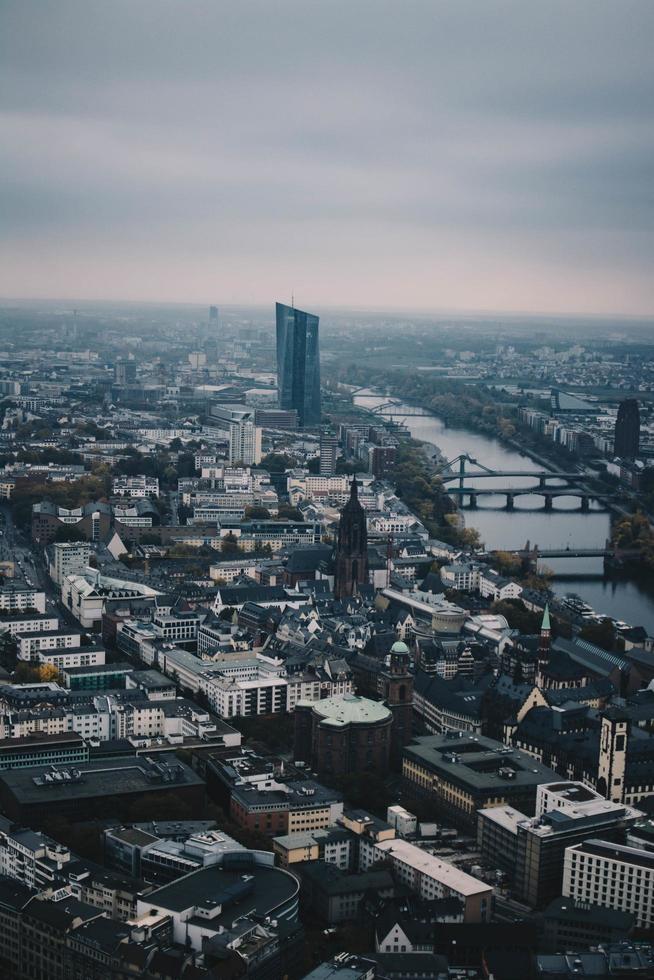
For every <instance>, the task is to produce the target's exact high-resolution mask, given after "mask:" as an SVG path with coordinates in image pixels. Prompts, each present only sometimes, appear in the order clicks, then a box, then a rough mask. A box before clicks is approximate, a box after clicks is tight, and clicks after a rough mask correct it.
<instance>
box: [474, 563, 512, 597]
mask: <svg viewBox="0 0 654 980" xmlns="http://www.w3.org/2000/svg"><path fill="white" fill-rule="evenodd" d="M479 593H480V595H481V596H483V598H484V599H494V600H495V601H496V602H498V601H499V600H500V599H502V600H504V599H518V598H519V597H520V595H521V593H522V586H521V585H518V583H517V582H514V581H513V580H512V579H509V578H505V577H504V576H503V575H500V573H499V572H496V571H495V570H494V569H492V568H489V569H487V570H485V571H482V572H480V574H479Z"/></svg>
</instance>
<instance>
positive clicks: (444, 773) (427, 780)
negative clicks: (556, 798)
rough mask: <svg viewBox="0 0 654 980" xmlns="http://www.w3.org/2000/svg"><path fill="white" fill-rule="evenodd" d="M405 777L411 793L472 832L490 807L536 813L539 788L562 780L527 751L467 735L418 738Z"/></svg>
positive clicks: (406, 762) (404, 765)
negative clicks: (512, 808)
mask: <svg viewBox="0 0 654 980" xmlns="http://www.w3.org/2000/svg"><path fill="white" fill-rule="evenodd" d="M402 775H403V777H404V782H405V785H406V787H407V789H408V790H409V791H410V792H411V793H413V794H415V795H417V796H424V797H425V798H426V799H427V800H429V801H430V802H431V803H433V805H434V809H435V810H436V812H439V813H442V814H443V815H446V816H448V817H449V818H450V819H451V820H453V821H456V825H457V826H460V825H461V824H467V825H468V826H470V827H471V828H475V827H476V826H477V811H478V810H480V809H483V808H485V807H498V808H500V807H503V806H504V805H510V806H514V807H517V808H519V809H520V810H521V811H522V813H528V814H529V815H532V814H533V813H534V812H535V806H536V789H537V787H538V784H539V783H548V782H553V781H556V779H557V778H558V776H557V774H556V773H555V772H553V771H552V770H551V769H548V768H547V767H546V766H543V765H541V764H540V763H539V762H537V761H536V760H535V759H533V758H532V757H531V756H530V755H528V754H527V753H526V752H521V751H519V750H515V749H514V750H513V751H512V750H511V749H508V748H507V747H506V746H505V745H503V744H502V743H501V742H495V741H494V740H493V739H491V738H486V737H485V736H483V735H471V734H468V733H467V732H448V733H447V734H445V735H426V736H422V737H420V738H415V739H414V741H413V743H412V744H411V745H408V746H407V747H406V748H405V749H404V754H403V762H402Z"/></svg>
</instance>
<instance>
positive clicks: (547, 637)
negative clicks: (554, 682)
mask: <svg viewBox="0 0 654 980" xmlns="http://www.w3.org/2000/svg"><path fill="white" fill-rule="evenodd" d="M551 642H552V627H551V624H550V607H549V603H547V602H546V603H545V609H544V610H543V619H542V622H541V624H540V638H539V641H538V671H537V675H536V683H537V685H538V686H539V687H545V686H546V685H545V677H544V672H545V670H546V669H547V665H548V663H549V659H550V644H551Z"/></svg>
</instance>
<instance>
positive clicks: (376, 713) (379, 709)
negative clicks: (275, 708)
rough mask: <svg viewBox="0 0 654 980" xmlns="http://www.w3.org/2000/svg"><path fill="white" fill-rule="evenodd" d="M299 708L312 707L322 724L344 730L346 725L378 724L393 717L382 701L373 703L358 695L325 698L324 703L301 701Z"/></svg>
mask: <svg viewBox="0 0 654 980" xmlns="http://www.w3.org/2000/svg"><path fill="white" fill-rule="evenodd" d="M298 705H299V706H302V707H312V708H313V711H314V713H315V714H317V715H321V716H322V718H323V721H322V722H321V724H324V725H333V726H334V727H335V728H342V727H344V726H345V725H371V724H376V723H378V722H385V721H390V719H391V718H392V717H393V716H392V714H391V711H390V709H389V708H387V707H386V705H385V704H383V702H381V701H371V700H370V698H361V697H358V696H357V695H356V694H345V695H343V696H342V697H333V698H325V699H324V700H322V701H317V702H314V701H300V702H298Z"/></svg>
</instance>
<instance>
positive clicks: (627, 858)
mask: <svg viewBox="0 0 654 980" xmlns="http://www.w3.org/2000/svg"><path fill="white" fill-rule="evenodd" d="M571 850H573V851H576V852H577V853H581V854H592V855H594V856H595V857H601V858H605V859H607V860H609V861H619V862H620V863H622V864H635V865H637V866H638V867H639V868H645V869H646V870H648V871H654V853H652V852H651V851H641V850H640V849H639V848H637V847H626V846H625V845H623V844H612V843H611V842H610V841H604V840H587V841H584V843H583V844H575V846H574V847H573V848H571Z"/></svg>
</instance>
